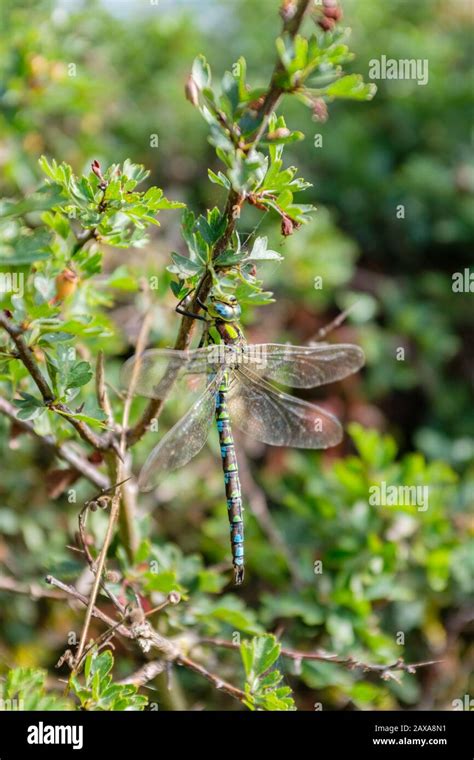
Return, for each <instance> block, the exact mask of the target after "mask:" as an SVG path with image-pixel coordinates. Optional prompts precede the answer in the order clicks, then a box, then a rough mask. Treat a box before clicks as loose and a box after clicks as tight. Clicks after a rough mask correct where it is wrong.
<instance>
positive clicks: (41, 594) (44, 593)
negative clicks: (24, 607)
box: [0, 576, 67, 600]
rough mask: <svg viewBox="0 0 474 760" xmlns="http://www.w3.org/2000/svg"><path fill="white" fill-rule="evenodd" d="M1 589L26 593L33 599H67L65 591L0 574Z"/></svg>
mask: <svg viewBox="0 0 474 760" xmlns="http://www.w3.org/2000/svg"><path fill="white" fill-rule="evenodd" d="M0 591H9V592H11V593H12V594H24V595H25V596H29V597H31V599H35V600H36V599H43V598H46V599H67V594H66V593H64V592H63V591H59V590H58V591H54V590H52V589H51V590H50V589H45V588H43V587H42V586H41V585H40V584H39V583H35V582H34V581H32V582H31V583H20V582H19V581H17V580H16V579H15V578H9V577H8V576H0Z"/></svg>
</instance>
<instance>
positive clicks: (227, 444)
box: [216, 372, 244, 584]
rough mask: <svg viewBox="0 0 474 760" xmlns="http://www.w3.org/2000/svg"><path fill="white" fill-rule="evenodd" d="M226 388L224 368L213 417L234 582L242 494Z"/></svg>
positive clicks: (239, 577)
mask: <svg viewBox="0 0 474 760" xmlns="http://www.w3.org/2000/svg"><path fill="white" fill-rule="evenodd" d="M228 390H229V373H228V372H226V373H225V374H224V377H223V379H222V383H221V384H220V386H219V390H218V391H217V399H216V420H217V430H218V431H219V442H220V447H221V456H222V467H223V469H224V480H225V491H226V497H227V513H228V515H229V523H230V541H231V547H232V562H233V564H234V578H235V582H236V583H237V584H239V583H242V581H243V579H244V524H243V520H242V498H241V493H240V480H239V468H238V465H237V457H236V455H235V446H234V439H233V437H232V428H231V426H230V418H229V412H228V410H227V397H226V394H227V392H228Z"/></svg>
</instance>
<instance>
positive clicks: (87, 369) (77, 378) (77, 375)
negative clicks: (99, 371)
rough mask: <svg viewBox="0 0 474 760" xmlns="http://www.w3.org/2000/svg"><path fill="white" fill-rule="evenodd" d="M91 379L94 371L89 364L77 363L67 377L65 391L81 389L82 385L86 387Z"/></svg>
mask: <svg viewBox="0 0 474 760" xmlns="http://www.w3.org/2000/svg"><path fill="white" fill-rule="evenodd" d="M91 379H92V369H91V366H90V364H89V362H86V361H79V362H76V363H75V364H73V366H72V367H71V369H70V370H69V372H68V374H67V376H66V380H65V389H66V390H67V389H68V388H80V387H81V386H82V385H86V384H87V383H88V382H89V380H91Z"/></svg>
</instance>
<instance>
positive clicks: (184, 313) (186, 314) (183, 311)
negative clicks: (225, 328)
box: [175, 290, 207, 322]
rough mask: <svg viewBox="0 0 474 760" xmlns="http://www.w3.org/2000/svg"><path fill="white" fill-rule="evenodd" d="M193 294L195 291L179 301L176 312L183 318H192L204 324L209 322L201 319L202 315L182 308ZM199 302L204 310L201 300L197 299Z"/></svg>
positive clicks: (204, 318) (203, 318)
mask: <svg viewBox="0 0 474 760" xmlns="http://www.w3.org/2000/svg"><path fill="white" fill-rule="evenodd" d="M192 292H193V290H190V291H189V293H186V295H185V296H183V297H182V299H181V301H179V303H178V304H177V305H176V307H175V311H176V312H177V313H178V314H182V316H183V317H190V318H191V319H200V320H201V321H202V322H207V319H206V317H201V315H200V314H195V313H194V312H193V311H187V309H183V308H182V305H183V303H184V302H185V300H186V299H187V298H189V296H190V295H191V293H192ZM197 301H198V304H199V306H200V307H201V308H202V304H201V301H200V299H199V298H198V299H197ZM206 311H207V309H206Z"/></svg>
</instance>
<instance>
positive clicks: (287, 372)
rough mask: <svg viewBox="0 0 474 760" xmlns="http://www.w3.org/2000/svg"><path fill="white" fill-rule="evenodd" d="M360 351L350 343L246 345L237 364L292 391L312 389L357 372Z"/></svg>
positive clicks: (361, 361) (360, 359) (360, 360)
mask: <svg viewBox="0 0 474 760" xmlns="http://www.w3.org/2000/svg"><path fill="white" fill-rule="evenodd" d="M364 361H365V357H364V352H363V351H362V349H361V348H359V346H353V345H351V344H346V343H340V344H334V345H329V344H324V345H316V346H291V345H284V344H280V343H263V344H255V345H251V344H249V345H247V346H245V347H244V349H243V351H242V359H241V362H242V364H243V365H244V366H245V365H247V366H248V367H249V368H250V369H251V370H252V371H253V372H255V373H256V374H257V375H259V376H261V377H265V378H267V379H268V380H273V381H275V382H277V383H281V384H282V385H287V386H289V387H292V388H314V387H316V386H318V385H326V383H333V382H335V381H336V380H342V378H344V377H347V375H351V374H352V373H353V372H357V370H358V369H360V368H361V367H362V366H363V364H364Z"/></svg>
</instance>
